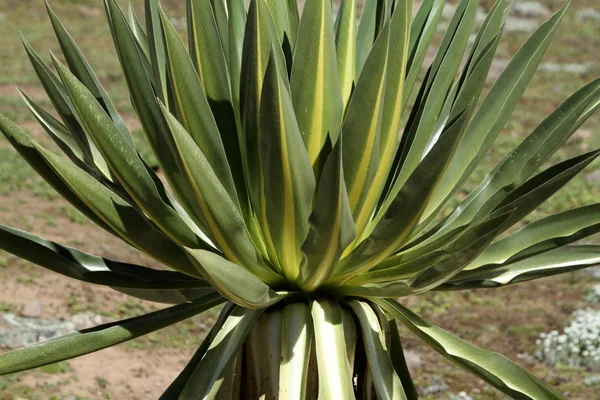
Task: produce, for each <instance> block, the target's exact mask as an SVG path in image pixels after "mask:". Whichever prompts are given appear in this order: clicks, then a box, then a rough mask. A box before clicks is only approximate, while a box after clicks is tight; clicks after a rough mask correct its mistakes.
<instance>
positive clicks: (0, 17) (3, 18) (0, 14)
mask: <svg viewBox="0 0 600 400" xmlns="http://www.w3.org/2000/svg"><path fill="white" fill-rule="evenodd" d="M5 19H6V15H4V13H1V12H0V21H4V20H5Z"/></svg>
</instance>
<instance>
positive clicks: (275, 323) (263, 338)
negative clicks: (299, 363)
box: [244, 310, 298, 399]
mask: <svg viewBox="0 0 600 400" xmlns="http://www.w3.org/2000/svg"><path fill="white" fill-rule="evenodd" d="M282 314H283V313H282V311H281V310H270V311H269V312H267V313H264V314H263V315H261V316H260V318H259V319H258V321H257V322H256V323H255V324H254V326H253V327H252V329H251V330H250V333H249V334H248V338H247V339H246V342H245V348H244V352H245V360H244V361H245V365H246V370H247V371H248V375H247V377H246V379H245V382H244V385H245V393H244V395H245V396H246V397H247V398H250V399H256V398H260V397H264V398H266V399H275V398H277V395H278V393H279V389H280V386H279V367H280V364H281V360H282V345H283V343H282V341H283V336H282ZM296 378H298V377H296Z"/></svg>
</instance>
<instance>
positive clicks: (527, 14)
mask: <svg viewBox="0 0 600 400" xmlns="http://www.w3.org/2000/svg"><path fill="white" fill-rule="evenodd" d="M513 11H514V13H515V14H516V15H518V16H519V17H523V18H545V17H549V16H550V15H552V11H550V9H549V8H548V7H546V6H545V5H543V4H541V3H539V2H537V1H522V2H518V3H517V4H515V5H514V7H513Z"/></svg>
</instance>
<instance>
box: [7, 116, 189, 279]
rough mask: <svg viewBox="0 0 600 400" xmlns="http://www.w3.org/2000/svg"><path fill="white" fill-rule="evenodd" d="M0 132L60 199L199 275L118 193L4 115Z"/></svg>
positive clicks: (173, 264) (173, 265)
mask: <svg viewBox="0 0 600 400" xmlns="http://www.w3.org/2000/svg"><path fill="white" fill-rule="evenodd" d="M0 131H2V133H3V134H4V135H5V136H6V138H7V139H8V140H9V141H10V142H11V144H12V145H13V146H14V147H15V148H16V149H17V151H19V154H21V156H23V158H25V159H26V160H27V162H28V163H29V164H30V165H31V166H32V167H33V168H34V169H35V170H36V171H37V172H38V173H39V174H40V175H41V176H42V177H43V178H44V179H45V180H46V181H47V182H48V183H49V184H50V185H51V186H52V187H53V188H54V189H56V190H57V191H58V193H60V195H61V196H63V197H64V198H65V199H67V200H68V201H69V202H70V203H71V204H73V205H74V206H75V207H76V208H77V209H78V210H80V211H81V212H82V213H84V214H85V215H86V216H87V217H88V218H90V219H91V220H92V221H94V223H96V224H97V225H99V226H101V227H102V228H103V229H105V230H107V231H108V232H110V233H112V234H114V235H116V236H119V237H121V238H123V239H124V240H125V241H127V242H128V243H129V244H131V245H132V246H134V247H136V248H137V249H139V250H141V251H143V252H145V253H147V254H148V255H150V256H151V257H153V258H155V259H157V260H158V261H160V262H161V263H163V264H165V265H168V266H169V267H171V268H173V269H176V270H178V271H181V272H183V273H185V274H188V275H191V276H196V277H198V276H200V275H199V273H198V271H197V270H196V269H195V268H194V267H193V266H192V264H191V263H190V262H189V260H188V258H187V256H186V255H185V253H184V252H183V251H182V250H181V249H180V248H179V247H178V246H177V245H175V244H174V243H173V242H171V241H170V240H169V239H168V238H167V237H166V236H165V235H163V234H162V233H160V232H159V231H157V230H156V229H155V228H154V227H153V226H152V225H150V224H149V223H148V221H147V220H146V218H145V216H144V215H143V214H141V213H140V212H139V210H138V209H137V208H135V207H134V206H132V205H131V204H130V203H128V202H127V200H125V199H123V198H122V197H121V196H120V195H119V194H117V193H115V192H114V191H112V190H111V189H109V188H108V187H106V186H104V185H102V184H101V183H100V182H98V181H97V180H96V179H95V178H93V177H92V176H90V175H89V174H88V173H86V172H85V171H83V170H82V169H80V168H78V167H76V166H75V165H73V164H72V163H70V162H67V161H65V160H63V159H62V158H61V157H58V156H56V155H55V154H52V153H50V152H48V151H47V150H45V149H43V148H41V147H40V146H39V145H37V144H36V143H35V142H33V140H32V139H31V137H29V135H27V134H26V133H25V132H24V131H22V130H21V129H20V128H19V127H17V126H16V125H14V124H13V123H11V122H10V121H9V120H8V119H6V118H5V117H3V116H1V115H0Z"/></svg>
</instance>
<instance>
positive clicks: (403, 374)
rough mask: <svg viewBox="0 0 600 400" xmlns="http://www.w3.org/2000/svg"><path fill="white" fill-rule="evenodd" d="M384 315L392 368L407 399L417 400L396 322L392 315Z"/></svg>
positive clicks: (415, 389)
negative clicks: (387, 330) (388, 336)
mask: <svg viewBox="0 0 600 400" xmlns="http://www.w3.org/2000/svg"><path fill="white" fill-rule="evenodd" d="M386 316H387V317H388V319H389V321H388V325H389V331H390V346H389V347H390V349H389V354H390V359H391V360H392V364H393V366H394V370H395V371H396V374H397V375H398V377H399V378H400V381H401V382H402V387H403V388H404V392H405V393H406V397H407V398H408V400H417V399H418V398H419V396H418V394H417V388H416V387H415V383H414V382H413V379H412V377H411V376H410V371H409V370H408V364H407V363H406V358H405V357H404V350H403V349H402V342H401V340H400V332H398V324H397V322H396V320H395V319H394V318H393V317H391V316H388V314H386Z"/></svg>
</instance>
